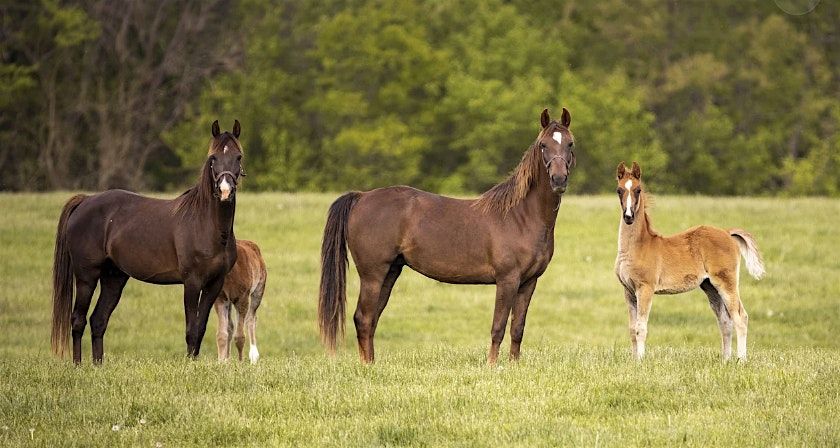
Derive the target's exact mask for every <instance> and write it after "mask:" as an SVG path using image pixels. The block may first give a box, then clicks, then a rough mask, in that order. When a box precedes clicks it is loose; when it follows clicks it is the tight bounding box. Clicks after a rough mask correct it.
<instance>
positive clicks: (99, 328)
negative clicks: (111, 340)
mask: <svg viewBox="0 0 840 448" xmlns="http://www.w3.org/2000/svg"><path fill="white" fill-rule="evenodd" d="M107 327H108V322H107V321H103V320H100V319H91V321H90V335H91V336H92V337H93V338H101V337H103V336H105V330H106V329H107Z"/></svg>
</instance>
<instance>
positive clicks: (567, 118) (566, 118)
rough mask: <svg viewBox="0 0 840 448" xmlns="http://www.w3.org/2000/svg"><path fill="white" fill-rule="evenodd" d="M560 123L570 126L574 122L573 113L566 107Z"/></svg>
mask: <svg viewBox="0 0 840 448" xmlns="http://www.w3.org/2000/svg"><path fill="white" fill-rule="evenodd" d="M560 124H562V125H563V126H565V127H569V125H570V124H572V114H570V113H569V110H568V109H566V108H565V107H564V108H563V113H562V114H561V115H560Z"/></svg>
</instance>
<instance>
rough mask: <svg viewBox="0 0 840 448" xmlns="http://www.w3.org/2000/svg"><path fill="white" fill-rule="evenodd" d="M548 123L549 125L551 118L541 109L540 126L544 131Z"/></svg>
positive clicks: (545, 110) (546, 110)
mask: <svg viewBox="0 0 840 448" xmlns="http://www.w3.org/2000/svg"><path fill="white" fill-rule="evenodd" d="M549 123H551V117H550V116H549V115H548V109H543V111H542V115H540V124H541V125H542V127H543V129H545V128H546V127H547V126H548V124H549Z"/></svg>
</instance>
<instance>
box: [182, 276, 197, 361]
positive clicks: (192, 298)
mask: <svg viewBox="0 0 840 448" xmlns="http://www.w3.org/2000/svg"><path fill="white" fill-rule="evenodd" d="M200 295H201V283H199V282H198V281H197V280H195V279H188V280H185V281H184V321H185V322H184V324H185V326H186V340H187V356H188V357H192V356H193V352H195V342H194V340H193V332H192V328H193V326H194V325H195V324H194V322H195V320H196V316H197V314H198V298H199V296H200Z"/></svg>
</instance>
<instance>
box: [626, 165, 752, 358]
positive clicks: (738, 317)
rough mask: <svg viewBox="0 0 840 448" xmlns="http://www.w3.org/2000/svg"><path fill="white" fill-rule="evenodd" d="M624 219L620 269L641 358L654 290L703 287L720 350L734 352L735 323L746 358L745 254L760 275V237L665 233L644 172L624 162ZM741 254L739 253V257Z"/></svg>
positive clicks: (698, 230)
mask: <svg viewBox="0 0 840 448" xmlns="http://www.w3.org/2000/svg"><path fill="white" fill-rule="evenodd" d="M616 179H617V181H618V189H617V190H616V192H617V193H618V199H619V202H620V204H621V221H620V222H619V225H618V256H617V257H616V259H615V273H616V275H617V276H618V280H619V281H620V282H621V284H622V285H623V286H624V297H625V299H626V301H627V306H628V309H629V314H630V341H631V343H632V348H633V353H634V354H635V356H636V357H637V358H638V359H641V358H642V357H643V356H644V354H645V340H646V339H647V323H648V317H649V316H650V309H651V305H652V303H653V302H652V299H653V295H654V294H678V293H682V292H686V291H690V290H692V289H695V288H697V287H699V288H701V289H702V290H703V292H705V293H706V295H707V296H708V298H709V305H710V306H711V307H712V311H713V312H714V313H715V316H716V317H717V320H718V326H719V327H720V335H721V339H722V342H721V352H722V355H723V358H724V359H725V360H728V359H729V358H730V357H731V356H732V327H733V325H734V327H735V333H736V335H737V337H738V353H737V355H738V359H740V360H745V359H746V357H747V320H748V318H747V310H746V309H745V308H744V304H743V303H742V302H741V295H740V292H739V290H738V279H739V273H740V264H741V258H740V256H743V257H744V260H745V264H746V266H747V271H749V273H750V275H752V276H753V277H755V278H756V279H758V278H761V276H762V275H764V263H763V262H762V260H761V253H760V252H759V250H758V245H757V244H756V242H755V239H754V238H753V237H752V235H750V234H749V233H747V232H746V231H744V230H742V229H729V230H723V229H719V228H717V227H711V226H697V227H692V228H690V229H688V230H686V231H684V232H681V233H678V234H676V235H673V236H667V237H666V236H662V235H660V234H658V233H657V232H656V231H655V230H653V227H652V226H651V221H650V216H649V215H648V213H647V206H648V203H649V198H648V197H647V195H646V193H645V191H644V185H643V184H642V171H641V168H640V167H639V164H637V163H636V162H633V166H632V168H630V169H628V168H627V167H626V166H625V165H624V162H621V164H620V165H618V169H617V171H616ZM739 254H740V255H739Z"/></svg>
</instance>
